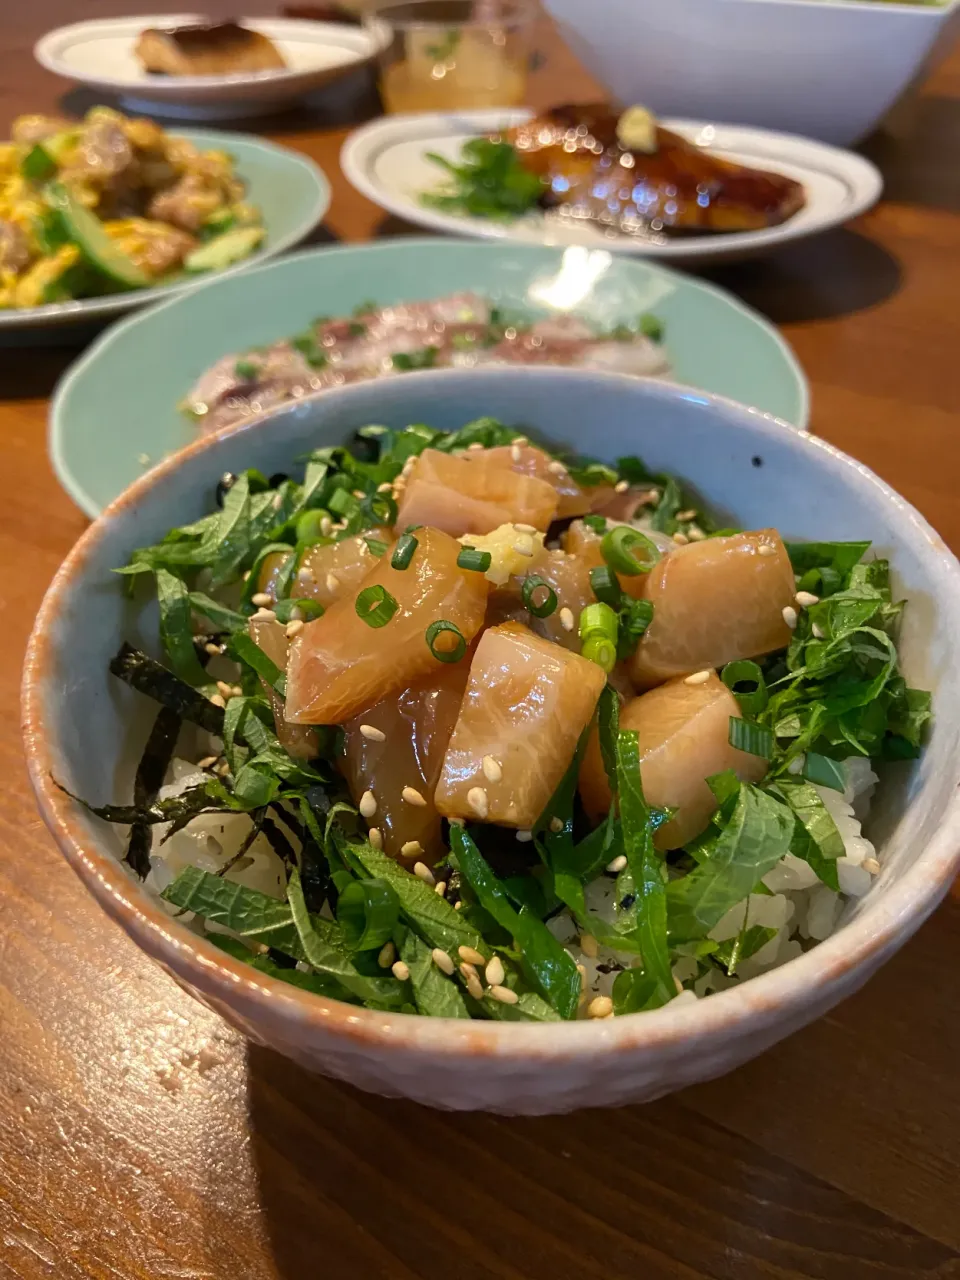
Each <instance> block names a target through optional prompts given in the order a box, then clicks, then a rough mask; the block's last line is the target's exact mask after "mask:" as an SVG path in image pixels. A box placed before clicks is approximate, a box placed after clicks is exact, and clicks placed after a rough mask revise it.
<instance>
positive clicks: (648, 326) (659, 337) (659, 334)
mask: <svg viewBox="0 0 960 1280" xmlns="http://www.w3.org/2000/svg"><path fill="white" fill-rule="evenodd" d="M640 332H641V333H642V334H643V336H644V337H645V338H649V339H650V340H651V342H662V341H663V321H662V320H659V319H658V318H657V317H656V316H655V315H651V313H650V312H649V311H645V312H644V313H643V315H642V316H641V317H640Z"/></svg>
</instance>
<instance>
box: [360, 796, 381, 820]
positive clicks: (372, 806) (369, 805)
mask: <svg viewBox="0 0 960 1280" xmlns="http://www.w3.org/2000/svg"><path fill="white" fill-rule="evenodd" d="M359 808H360V813H361V814H362V816H363V817H364V818H372V817H373V815H374V814H375V813H376V812H377V797H376V796H375V795H374V794H373V792H372V791H365V792H364V793H363V795H362V796H361V797H360V805H359Z"/></svg>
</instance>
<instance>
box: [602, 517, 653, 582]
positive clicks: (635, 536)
mask: <svg viewBox="0 0 960 1280" xmlns="http://www.w3.org/2000/svg"><path fill="white" fill-rule="evenodd" d="M637 551H639V552H640V554H639V555H637V554H635V553H636V552H637ZM600 554H601V555H602V556H603V558H604V560H606V562H607V564H608V565H610V567H611V569H615V570H616V572H617V573H623V574H626V575H627V576H628V577H631V578H632V577H635V576H636V575H637V574H638V573H649V572H650V570H651V569H652V568H653V566H654V565H655V564H656V563H657V561H658V560H659V559H660V550H659V548H658V547H657V545H656V543H655V542H651V541H650V539H649V538H648V537H647V536H646V534H643V533H641V532H640V530H639V529H631V528H630V527H629V525H625V524H621V525H617V527H616V528H615V529H611V530H610V532H609V533H605V534H604V535H603V540H602V541H601V543H600Z"/></svg>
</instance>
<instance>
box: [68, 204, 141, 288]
mask: <svg viewBox="0 0 960 1280" xmlns="http://www.w3.org/2000/svg"><path fill="white" fill-rule="evenodd" d="M46 193H47V197H48V199H49V200H50V202H51V204H52V205H53V207H54V208H55V209H56V210H57V212H58V213H59V214H60V219H61V222H62V223H63V228H64V231H65V232H66V234H67V236H68V237H69V239H70V240H71V241H72V243H73V244H75V245H76V246H77V248H78V249H79V250H80V252H81V253H82V254H83V256H84V258H86V260H87V261H88V262H89V263H90V265H91V266H93V267H96V269H97V270H98V271H100V272H102V274H103V275H105V276H106V277H107V278H108V279H109V280H111V281H113V283H114V284H115V285H118V286H119V287H120V288H121V289H149V288H150V286H151V285H152V284H153V283H154V282H153V281H152V280H151V279H150V277H149V276H148V275H147V273H146V272H145V271H141V269H140V268H139V267H138V266H137V264H136V263H135V262H134V261H133V259H132V258H130V257H128V255H127V254H125V253H123V252H122V251H121V250H120V249H118V248H117V247H116V245H115V244H114V243H113V241H112V240H111V239H110V237H109V236H108V235H107V233H106V232H105V231H104V229H103V224H102V223H101V222H100V219H99V218H98V217H97V216H96V215H95V214H93V213H91V212H90V210H89V209H87V208H85V207H84V206H83V205H82V204H81V203H80V201H79V200H77V199H76V197H75V196H74V195H73V194H72V193H71V192H70V191H69V190H68V188H67V187H65V186H64V185H63V183H62V182H51V183H50V184H49V185H48V186H47V188H46Z"/></svg>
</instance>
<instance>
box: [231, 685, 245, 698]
mask: <svg viewBox="0 0 960 1280" xmlns="http://www.w3.org/2000/svg"><path fill="white" fill-rule="evenodd" d="M230 693H231V694H232V696H233V697H234V698H242V697H243V688H242V687H241V686H240V685H238V684H235V685H234V686H233V688H232V689H231V690H230Z"/></svg>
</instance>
